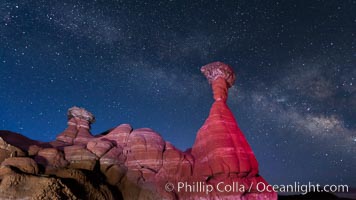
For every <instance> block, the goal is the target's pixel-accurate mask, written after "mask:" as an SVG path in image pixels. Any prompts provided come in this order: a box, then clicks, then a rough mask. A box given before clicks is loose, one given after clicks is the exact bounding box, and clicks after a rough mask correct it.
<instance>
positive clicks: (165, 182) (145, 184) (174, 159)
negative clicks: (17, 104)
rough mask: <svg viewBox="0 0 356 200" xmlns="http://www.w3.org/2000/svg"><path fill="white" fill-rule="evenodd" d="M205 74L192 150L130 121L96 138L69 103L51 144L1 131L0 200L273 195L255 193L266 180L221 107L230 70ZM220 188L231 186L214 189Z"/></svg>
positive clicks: (254, 198)
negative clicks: (206, 95) (208, 98)
mask: <svg viewBox="0 0 356 200" xmlns="http://www.w3.org/2000/svg"><path fill="white" fill-rule="evenodd" d="M202 72H203V73H204V75H205V76H206V77H207V78H208V81H209V83H210V84H211V85H212V88H213V96H214V99H215V102H214V103H213V105H212V108H211V111H210V114H209V117H208V118H207V120H206V121H205V123H204V125H203V126H202V127H201V129H200V130H199V131H198V134H197V137H196V141H195V143H194V145H193V147H192V149H189V150H187V151H185V152H182V151H180V150H178V149H177V148H175V147H174V146H173V145H172V144H171V143H169V142H166V141H164V140H163V138H162V137H161V136H160V135H159V134H158V133H156V132H154V131H153V130H152V129H149V128H141V129H132V127H131V126H130V125H128V124H122V125H119V126H118V127H116V128H114V129H110V130H109V131H107V132H105V133H103V134H101V135H97V136H93V135H92V134H91V133H90V125H91V124H92V123H93V122H94V120H95V118H94V116H93V115H92V114H91V113H90V112H88V111H86V110H85V109H83V108H78V107H73V108H70V109H69V111H68V127H67V128H66V129H65V130H64V131H63V132H62V133H60V134H59V135H58V136H57V138H56V140H55V141H52V142H47V143H42V142H37V141H33V140H30V139H28V138H26V137H24V136H22V135H19V134H16V133H11V132H8V131H0V162H1V165H0V179H1V183H0V199H6V198H10V199H11V198H15V199H16V198H17V199H24V198H29V199H31V198H32V199H237V200H238V199H241V200H273V199H277V196H276V194H275V193H261V192H258V191H257V190H256V185H257V183H260V182H263V183H266V182H265V181H264V179H263V178H262V177H261V176H259V174H258V164H257V161H256V158H255V156H254V154H253V152H252V150H251V147H250V146H249V144H248V143H247V141H246V139H245V137H244V135H243V133H242V132H241V130H240V129H239V128H238V126H237V124H236V121H235V119H234V116H233V114H232V113H231V111H230V110H229V108H228V106H227V105H226V100H227V94H228V93H227V90H228V88H229V87H231V86H232V85H233V83H234V81H235V74H234V73H233V71H232V69H231V67H229V66H228V65H225V64H223V63H220V62H215V63H211V64H209V65H206V66H204V67H203V68H202ZM219 183H221V184H219ZM236 184H237V185H236ZM225 185H234V186H235V190H234V191H232V192H224V191H218V189H221V188H222V187H221V186H225ZM180 186H183V187H182V188H180ZM206 186H209V187H210V186H211V187H212V188H214V189H213V191H207V190H206V189H207V187H206ZM219 187H220V188H219ZM237 187H238V190H236V188H237Z"/></svg>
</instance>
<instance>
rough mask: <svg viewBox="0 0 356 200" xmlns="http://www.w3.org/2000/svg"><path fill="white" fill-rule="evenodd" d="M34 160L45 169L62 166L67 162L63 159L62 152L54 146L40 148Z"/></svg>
mask: <svg viewBox="0 0 356 200" xmlns="http://www.w3.org/2000/svg"><path fill="white" fill-rule="evenodd" d="M35 161H36V162H37V163H38V164H40V165H42V166H44V167H45V168H46V170H53V169H57V168H64V167H66V166H67V165H68V163H69V162H68V161H67V160H65V159H64V155H63V153H62V152H61V151H59V150H58V149H55V148H44V149H41V150H40V151H39V152H38V154H37V155H36V157H35Z"/></svg>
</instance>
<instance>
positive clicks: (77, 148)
mask: <svg viewBox="0 0 356 200" xmlns="http://www.w3.org/2000/svg"><path fill="white" fill-rule="evenodd" d="M64 154H65V159H66V160H67V161H68V162H69V163H70V167H71V168H75V169H86V170H93V169H94V167H95V165H96V163H97V159H98V158H97V157H96V156H95V154H93V153H91V152H90V151H88V150H87V149H85V146H81V145H73V146H67V147H64Z"/></svg>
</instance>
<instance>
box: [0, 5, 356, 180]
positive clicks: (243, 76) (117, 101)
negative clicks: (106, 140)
mask: <svg viewBox="0 0 356 200" xmlns="http://www.w3.org/2000/svg"><path fill="white" fill-rule="evenodd" d="M213 61H222V62H225V63H227V64H229V65H231V66H232V67H233V68H234V70H235V73H236V74H237V81H236V83H235V85H234V86H233V87H232V88H231V89H230V91H229V100H228V104H229V106H230V108H231V110H232V111H233V113H234V114H235V117H236V119H237V121H238V124H239V126H240V128H241V129H242V131H243V132H244V134H245V136H246V138H247V139H248V141H249V143H250V145H251V146H252V149H253V150H254V152H255V155H256V157H257V159H258V161H259V164H260V171H261V174H262V175H263V176H264V177H265V178H266V179H267V180H268V181H269V182H270V183H273V184H289V183H293V182H295V181H300V182H302V183H307V182H308V181H312V182H314V183H320V184H349V185H351V186H353V187H356V173H355V169H356V123H355V121H356V1H355V0H343V1H341V0H340V1H336V0H319V1H316V0H298V1H297V0H296V1H254V0H245V1H219V0H216V1H184V0H182V1H176V0H167V1H157V0H155V1H110V0H106V1H104V0H71V1H67V0H63V1H47V0H46V1H44V0H1V1H0V129H4V130H12V131H14V132H19V133H22V134H24V135H26V136H28V137H30V138H32V139H36V140H41V141H50V140H54V139H55V137H56V135H57V134H58V133H60V132H61V131H63V130H64V129H65V128H66V122H67V119H66V112H67V109H68V108H70V107H72V106H74V105H76V106H80V107H84V108H86V109H88V110H89V111H91V112H92V113H93V114H94V115H95V116H96V122H95V124H93V126H92V133H93V134H99V133H101V132H104V131H106V130H108V129H110V128H112V127H115V126H117V125H119V124H122V123H129V124H131V125H132V126H133V127H134V128H141V127H150V128H152V129H154V130H156V131H157V132H159V133H160V134H161V135H162V137H163V138H164V139H165V140H168V141H170V142H172V143H173V144H174V145H175V146H177V147H178V148H180V149H182V150H185V149H186V148H189V147H191V146H192V144H193V143H194V140H195V136H196V132H197V130H198V129H199V128H200V126H201V125H202V124H203V123H204V120H205V119H206V117H207V116H208V113H209V109H210V107H211V104H212V103H213V98H212V93H211V89H210V86H209V84H208V82H207V80H206V79H205V77H204V76H203V75H202V74H201V73H200V67H201V66H203V65H205V64H207V63H210V62H213Z"/></svg>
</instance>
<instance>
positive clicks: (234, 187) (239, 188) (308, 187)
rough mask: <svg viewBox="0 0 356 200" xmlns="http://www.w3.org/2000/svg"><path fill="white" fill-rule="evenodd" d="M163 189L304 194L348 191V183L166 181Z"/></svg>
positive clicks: (196, 191)
mask: <svg viewBox="0 0 356 200" xmlns="http://www.w3.org/2000/svg"><path fill="white" fill-rule="evenodd" d="M165 190H166V191H168V192H171V191H173V190H174V191H176V192H187V193H206V194H209V193H211V192H214V191H215V192H219V193H231V192H232V193H235V192H236V193H244V192H251V191H257V192H279V193H301V194H306V193H308V192H348V191H349V186H348V185H333V184H330V185H321V184H314V183H311V182H308V184H301V183H300V182H294V184H287V185H283V184H281V185H269V184H266V183H264V182H259V183H257V184H256V183H251V184H250V185H247V184H240V183H238V182H233V183H229V184H225V183H224V182H219V183H217V184H216V185H212V184H208V183H205V182H177V183H176V184H173V183H166V185H165Z"/></svg>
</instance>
